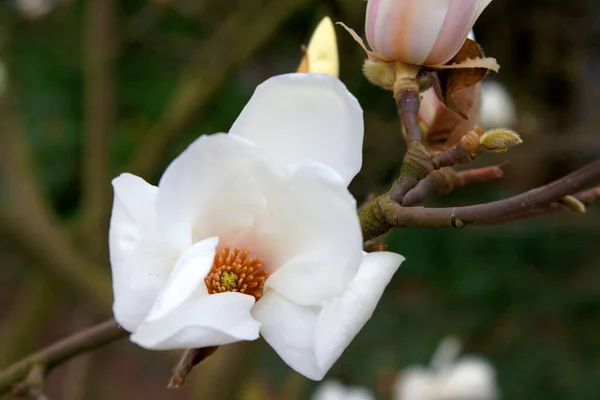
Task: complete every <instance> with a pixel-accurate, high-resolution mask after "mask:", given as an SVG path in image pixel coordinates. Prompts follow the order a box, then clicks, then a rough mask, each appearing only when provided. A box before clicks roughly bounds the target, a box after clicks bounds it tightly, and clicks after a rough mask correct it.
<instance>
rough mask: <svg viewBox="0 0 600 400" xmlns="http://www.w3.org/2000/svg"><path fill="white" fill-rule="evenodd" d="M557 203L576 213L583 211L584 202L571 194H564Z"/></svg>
mask: <svg viewBox="0 0 600 400" xmlns="http://www.w3.org/2000/svg"><path fill="white" fill-rule="evenodd" d="M558 204H560V205H561V206H562V207H563V208H565V209H567V210H569V211H573V212H576V213H584V212H585V204H583V203H582V202H581V201H579V200H578V199H576V198H575V197H573V196H565V197H563V198H562V199H560V200H558Z"/></svg>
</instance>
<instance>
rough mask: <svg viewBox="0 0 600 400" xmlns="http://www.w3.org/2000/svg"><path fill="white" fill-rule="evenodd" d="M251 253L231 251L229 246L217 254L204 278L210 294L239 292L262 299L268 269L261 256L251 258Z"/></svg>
mask: <svg viewBox="0 0 600 400" xmlns="http://www.w3.org/2000/svg"><path fill="white" fill-rule="evenodd" d="M249 254H250V252H249V251H247V250H244V251H240V249H234V250H233V251H230V249H229V247H225V248H224V249H223V250H222V251H221V252H218V253H217V254H215V260H214V262H213V266H212V268H211V270H210V272H209V273H208V275H207V277H206V279H204V282H206V288H207V289H208V294H215V293H223V292H239V293H244V294H248V295H250V296H254V298H255V299H256V300H258V299H260V297H261V296H262V291H263V286H264V283H265V279H267V270H266V269H265V268H264V267H263V265H262V260H261V259H260V258H255V259H251V258H249V257H248V255H249Z"/></svg>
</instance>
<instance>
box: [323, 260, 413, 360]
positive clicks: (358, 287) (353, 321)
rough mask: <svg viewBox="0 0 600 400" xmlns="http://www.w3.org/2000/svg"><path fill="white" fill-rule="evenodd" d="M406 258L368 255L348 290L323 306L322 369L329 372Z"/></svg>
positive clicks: (371, 312) (363, 323)
mask: <svg viewBox="0 0 600 400" xmlns="http://www.w3.org/2000/svg"><path fill="white" fill-rule="evenodd" d="M403 261H404V257H402V256H401V255H399V254H396V253H390V252H374V253H368V254H367V253H365V255H364V256H363V262H362V264H361V265H360V269H359V270H358V273H357V274H356V276H355V277H354V279H353V280H352V282H351V283H350V285H349V287H348V288H347V289H346V290H345V291H344V292H343V293H342V294H341V295H340V296H338V297H337V298H335V299H333V300H332V301H330V302H329V303H327V304H326V305H325V306H324V307H323V311H322V312H321V314H320V315H319V318H318V321H317V329H316V338H317V340H316V345H315V349H316V354H317V362H318V364H319V367H320V368H321V369H323V370H325V371H326V370H329V368H331V366H332V365H333V363H334V362H335V361H336V360H337V359H338V358H339V357H340V356H341V355H342V353H343V351H344V350H345V349H346V347H348V345H349V344H350V342H351V341H352V339H354V337H355V336H356V335H357V334H358V332H359V331H360V330H361V329H362V327H363V326H364V325H365V323H367V321H368V320H369V319H370V318H371V315H373V311H374V310H375V307H376V306H377V303H378V302H379V299H380V298H381V295H382V294H383V291H384V289H385V287H386V286H387V285H388V283H389V282H390V280H391V279H392V276H393V275H394V273H395V272H396V270H397V269H398V267H399V266H400V264H401V263H402V262H403Z"/></svg>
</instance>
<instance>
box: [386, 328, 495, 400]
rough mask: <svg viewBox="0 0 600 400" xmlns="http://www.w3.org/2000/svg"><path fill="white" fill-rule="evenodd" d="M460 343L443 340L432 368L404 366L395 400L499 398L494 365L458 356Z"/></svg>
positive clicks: (477, 399) (481, 360)
mask: <svg viewBox="0 0 600 400" xmlns="http://www.w3.org/2000/svg"><path fill="white" fill-rule="evenodd" d="M459 351H460V344H459V343H458V341H457V340H456V339H454V338H448V339H445V340H444V341H442V343H441V344H440V346H439V347H438V350H437V351H436V353H435V354H434V356H433V358H432V361H431V365H430V366H429V367H423V366H412V367H408V368H405V369H403V370H402V371H401V372H400V373H399V375H398V377H397V379H396V383H395V387H394V400H495V399H497V398H498V389H497V387H496V376H495V371H494V368H493V367H492V365H491V364H490V363H489V362H487V361H486V360H484V359H483V358H480V357H473V356H471V357H461V358H458V359H457V356H458V353H459Z"/></svg>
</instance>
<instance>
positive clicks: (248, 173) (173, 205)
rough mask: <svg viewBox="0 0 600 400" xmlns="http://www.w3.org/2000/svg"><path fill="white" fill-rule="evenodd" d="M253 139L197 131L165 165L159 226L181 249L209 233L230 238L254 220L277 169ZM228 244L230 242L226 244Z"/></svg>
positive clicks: (272, 182) (158, 204)
mask: <svg viewBox="0 0 600 400" xmlns="http://www.w3.org/2000/svg"><path fill="white" fill-rule="evenodd" d="M260 153H261V152H260V151H259V150H258V149H257V148H256V146H255V145H253V144H252V143H250V142H248V141H246V140H244V139H242V138H239V137H235V136H231V135H226V134H214V135H210V136H201V137H200V138H199V139H197V140H196V141H195V142H194V143H192V144H191V145H190V146H189V147H188V148H187V149H186V150H185V151H184V152H183V153H181V154H180V155H179V157H177V158H176V159H175V160H174V161H173V162H172V163H171V165H169V167H168V168H167V170H166V171H165V173H164V174H163V176H162V178H161V180H160V183H159V193H158V197H157V208H158V212H159V215H158V218H159V226H160V227H161V229H162V230H163V231H164V232H165V237H167V238H168V240H169V242H170V243H172V245H173V246H174V247H177V248H179V249H181V250H184V249H186V248H188V247H189V246H190V245H191V244H192V243H194V242H197V241H200V240H202V239H206V238H208V237H212V236H218V237H221V238H231V237H232V236H235V235H236V234H237V232H241V231H244V230H246V229H248V228H249V227H250V226H252V225H253V223H254V219H255V216H256V214H257V213H258V212H260V211H261V210H262V209H263V207H264V202H265V200H264V196H265V193H268V192H269V191H270V190H272V189H271V187H273V185H274V181H275V180H276V179H279V178H277V177H276V174H277V173H278V172H280V171H281V172H285V168H284V167H283V166H281V167H280V168H277V167H276V166H275V167H274V166H273V165H272V163H271V164H267V162H266V161H265V160H264V159H263V158H262V156H261V155H260ZM224 245H229V243H224Z"/></svg>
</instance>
